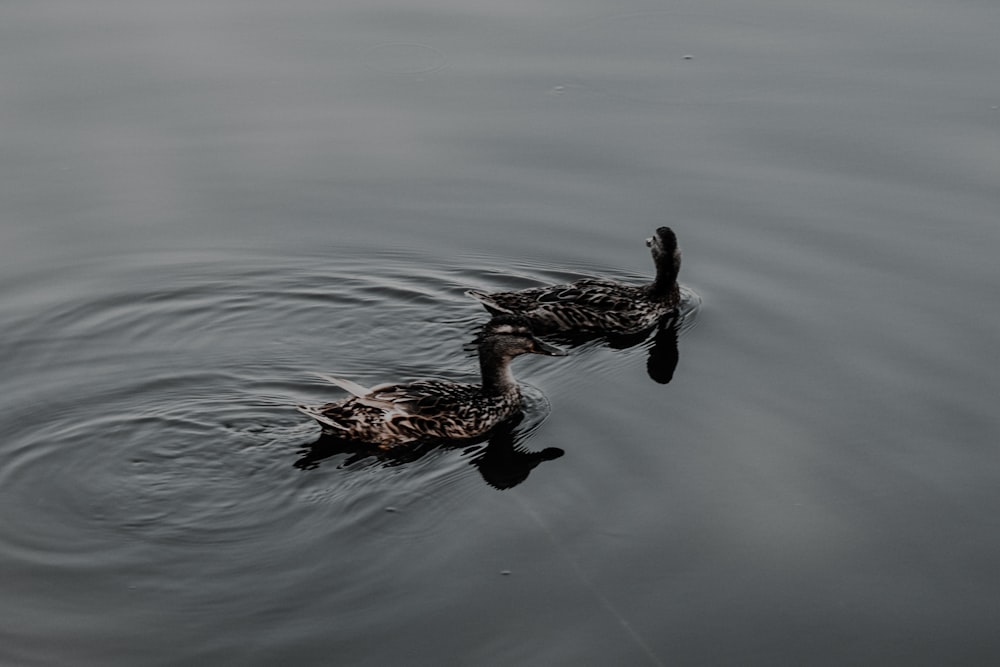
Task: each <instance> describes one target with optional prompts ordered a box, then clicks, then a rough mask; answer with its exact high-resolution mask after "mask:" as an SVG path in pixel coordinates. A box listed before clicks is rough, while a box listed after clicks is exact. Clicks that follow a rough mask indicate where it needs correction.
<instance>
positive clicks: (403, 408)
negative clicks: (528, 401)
mask: <svg viewBox="0 0 1000 667" xmlns="http://www.w3.org/2000/svg"><path fill="white" fill-rule="evenodd" d="M477 348H478V355H479V368H480V373H481V382H480V384H470V383H460V382H450V381H447V380H416V381H413V382H404V383H387V384H380V385H378V386H375V387H371V388H368V387H363V386H361V385H359V384H357V383H355V382H352V381H350V380H345V379H342V378H337V377H333V376H329V375H320V377H322V378H323V379H325V380H327V381H328V382H330V383H332V384H334V385H336V386H338V387H340V388H341V389H344V390H345V391H347V392H348V393H350V394H351V396H350V397H348V398H345V399H342V400H339V401H335V402H332V403H326V404H324V405H315V406H310V405H300V406H298V410H299V411H300V412H302V413H304V414H306V415H308V416H310V417H312V418H313V419H315V420H316V421H317V422H319V424H320V426H321V427H322V428H323V432H324V434H326V435H333V436H336V437H338V438H342V439H345V440H351V441H355V442H362V443H368V444H372V445H376V446H377V447H379V448H380V449H389V448H392V447H397V446H400V445H405V444H407V443H414V442H437V441H448V440H467V439H473V438H478V437H480V436H483V435H485V434H487V433H489V432H490V431H491V430H492V429H494V428H495V427H497V426H498V425H500V424H502V423H504V422H505V421H506V420H507V419H509V418H511V417H513V416H515V415H518V414H520V412H521V388H520V386H519V385H518V383H517V380H515V379H514V376H513V374H512V373H511V370H510V364H511V361H512V360H513V359H514V358H515V357H518V356H520V355H522V354H541V355H548V356H566V352H565V351H563V350H561V349H560V348H558V347H555V346H554V345H550V344H548V343H546V342H544V341H542V340H539V339H538V338H537V337H536V336H535V334H534V333H533V332H532V330H531V327H530V325H529V323H528V322H527V321H526V320H524V319H523V318H519V317H515V316H509V315H507V316H499V317H495V318H493V319H492V320H490V321H489V322H488V323H486V324H485V325H484V326H483V329H482V331H481V332H480V334H479V336H478V345H477Z"/></svg>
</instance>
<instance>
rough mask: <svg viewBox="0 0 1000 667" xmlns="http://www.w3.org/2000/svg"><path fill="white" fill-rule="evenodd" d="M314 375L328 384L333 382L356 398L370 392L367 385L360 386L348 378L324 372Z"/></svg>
mask: <svg viewBox="0 0 1000 667" xmlns="http://www.w3.org/2000/svg"><path fill="white" fill-rule="evenodd" d="M314 375H316V377H318V378H321V379H323V380H326V381H327V382H329V383H330V384H335V385H337V386H338V387H340V388H341V389H343V390H344V391H346V392H348V393H350V394H354V395H355V396H357V397H358V398H361V397H363V396H367V395H368V394H370V393H371V392H372V390H371V389H369V388H368V387H362V386H361V385H360V384H358V383H357V382H351V381H350V380H344V379H342V378H335V377H333V376H332V375H326V374H325V373H315V374H314Z"/></svg>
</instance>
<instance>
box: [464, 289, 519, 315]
mask: <svg viewBox="0 0 1000 667" xmlns="http://www.w3.org/2000/svg"><path fill="white" fill-rule="evenodd" d="M465 296H468V297H471V298H473V299H475V300H476V301H478V302H479V303H481V304H483V306H485V307H486V310H488V311H490V312H491V313H492V314H494V315H510V314H512V311H511V310H510V309H509V308H504V307H503V306H501V305H500V304H498V303H497V302H496V300H495V299H494V298H493V295H491V294H488V293H487V292H482V291H480V290H477V289H470V290H465Z"/></svg>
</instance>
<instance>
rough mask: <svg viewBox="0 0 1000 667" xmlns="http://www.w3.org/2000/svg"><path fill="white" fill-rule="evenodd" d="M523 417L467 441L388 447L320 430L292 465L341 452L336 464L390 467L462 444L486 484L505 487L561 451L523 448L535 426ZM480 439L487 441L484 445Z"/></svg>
mask: <svg viewBox="0 0 1000 667" xmlns="http://www.w3.org/2000/svg"><path fill="white" fill-rule="evenodd" d="M523 418H524V416H523V414H517V415H515V416H514V417H512V418H511V419H508V420H507V421H505V422H503V423H502V424H500V425H499V426H497V427H496V428H495V429H494V430H493V431H491V432H490V433H489V434H487V435H485V436H481V437H479V438H476V439H473V440H470V441H464V442H455V441H450V442H440V443H432V442H415V443H410V444H408V445H403V446H400V447H393V448H391V449H383V448H380V447H378V446H376V445H371V444H367V443H363V442H357V441H353V440H345V439H343V438H339V437H337V436H336V435H335V434H331V433H323V434H322V435H320V437H319V439H317V440H316V441H315V442H313V443H311V444H310V445H308V447H307V449H306V451H305V452H304V453H303V454H302V456H301V457H299V458H298V459H297V460H296V461H295V463H294V464H293V465H294V466H295V467H296V468H299V469H300V470H314V469H316V468H318V467H319V466H320V464H321V462H322V461H324V460H326V459H329V458H332V457H335V456H338V455H344V457H345V458H344V460H343V461H341V462H340V464H339V467H348V466H351V465H353V464H356V463H359V462H361V461H364V460H366V459H372V460H373V461H377V462H378V463H380V464H381V465H384V466H387V467H390V466H399V465H402V464H406V463H411V462H413V461H416V460H417V459H419V458H421V457H423V456H424V455H426V454H427V453H429V452H431V451H432V450H434V449H436V448H438V447H447V448H450V449H455V448H458V447H461V448H463V449H464V451H465V454H467V455H470V458H469V463H470V464H471V465H472V466H474V467H475V468H476V469H477V470H478V471H479V474H480V475H481V476H482V478H483V480H485V481H486V483H487V484H489V485H490V486H492V487H493V488H495V489H499V490H506V489H510V488H512V487H514V486H517V485H518V484H520V483H521V482H523V481H524V480H526V479H527V478H528V475H529V474H531V471H532V470H534V469H535V468H536V467H537V466H538V465H540V464H541V463H543V462H545V461H552V460H553V459H557V458H559V457H560V456H562V455H563V454H564V452H563V450H561V449H559V448H558V447H547V448H545V449H543V450H542V451H539V452H532V451H528V450H527V449H525V448H524V447H523V446H522V444H521V443H522V442H524V440H525V439H527V437H528V436H529V435H530V434H531V432H532V431H533V430H534V428H529V429H527V430H522V429H519V428H518V426H519V425H520V423H521V422H522V420H523ZM536 426H537V425H536ZM483 442H485V443H486V444H485V445H483Z"/></svg>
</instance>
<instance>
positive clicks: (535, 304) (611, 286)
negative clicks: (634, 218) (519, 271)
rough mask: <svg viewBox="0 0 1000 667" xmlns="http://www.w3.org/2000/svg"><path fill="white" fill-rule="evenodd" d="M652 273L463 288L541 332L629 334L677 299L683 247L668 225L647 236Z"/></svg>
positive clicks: (652, 321)
mask: <svg viewBox="0 0 1000 667" xmlns="http://www.w3.org/2000/svg"><path fill="white" fill-rule="evenodd" d="M646 245H647V246H649V248H650V251H651V253H652V255H653V261H654V262H655V264H656V277H655V278H654V280H653V282H651V283H648V284H646V285H627V284H625V283H621V282H618V281H615V280H610V279H605V278H584V279H583V280H578V281H576V282H574V283H570V284H568V285H552V286H548V287H533V288H531V289H526V290H521V291H518V292H494V293H486V292H480V291H478V290H469V291H468V292H466V294H468V295H469V296H471V297H472V298H474V299H476V300H477V301H479V302H480V303H482V304H483V306H485V307H486V309H487V310H488V311H490V312H491V313H493V314H514V315H518V316H520V317H524V318H525V319H527V320H528V321H529V322H530V323H531V327H532V328H533V329H534V330H535V331H537V332H539V333H558V332H600V333H614V334H629V333H635V332H639V331H643V330H645V329H649V328H650V327H652V326H653V325H654V324H656V323H657V322H659V321H660V320H661V319H663V318H664V317H666V316H667V315H669V314H671V313H672V312H675V311H676V310H677V307H678V305H679V304H680V288H679V286H678V285H677V274H678V272H679V271H680V266H681V252H680V248H679V247H678V246H677V237H676V236H675V235H674V232H673V231H672V230H671V229H670V228H669V227H660V228H659V229H657V230H656V233H655V234H654V235H653V236H652V237H651V238H649V239H646Z"/></svg>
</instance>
